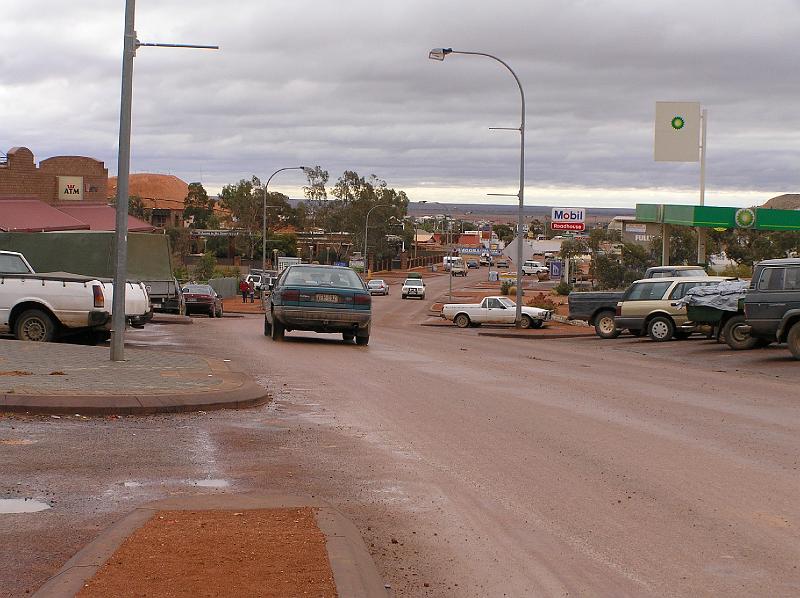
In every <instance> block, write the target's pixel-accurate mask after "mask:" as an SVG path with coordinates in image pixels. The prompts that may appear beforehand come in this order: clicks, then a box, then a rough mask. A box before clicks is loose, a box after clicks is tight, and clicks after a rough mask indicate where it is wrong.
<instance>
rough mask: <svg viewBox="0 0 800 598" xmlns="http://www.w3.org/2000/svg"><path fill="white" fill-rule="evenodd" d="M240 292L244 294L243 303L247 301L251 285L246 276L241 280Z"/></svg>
mask: <svg viewBox="0 0 800 598" xmlns="http://www.w3.org/2000/svg"><path fill="white" fill-rule="evenodd" d="M239 292H240V293H241V294H242V303H247V295H248V294H249V293H250V285H248V284H247V281H246V280H245V279H244V278H242V280H241V281H239Z"/></svg>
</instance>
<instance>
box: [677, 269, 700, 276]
mask: <svg viewBox="0 0 800 598" xmlns="http://www.w3.org/2000/svg"><path fill="white" fill-rule="evenodd" d="M675 276H706V271H705V270H703V269H702V268H686V269H684V270H675Z"/></svg>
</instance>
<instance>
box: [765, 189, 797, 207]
mask: <svg viewBox="0 0 800 598" xmlns="http://www.w3.org/2000/svg"><path fill="white" fill-rule="evenodd" d="M762 207H764V208H770V209H772V210H800V193H784V194H783V195H778V196H777V197H773V198H772V199H770V200H767V202H766V203H765V204H764V205H763V206H762Z"/></svg>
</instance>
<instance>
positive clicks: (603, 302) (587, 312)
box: [567, 266, 706, 338]
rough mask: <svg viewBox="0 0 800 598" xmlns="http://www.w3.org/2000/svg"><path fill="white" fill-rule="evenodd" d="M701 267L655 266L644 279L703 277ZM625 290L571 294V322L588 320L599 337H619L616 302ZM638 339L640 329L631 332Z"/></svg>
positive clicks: (569, 317)
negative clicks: (615, 317) (616, 322)
mask: <svg viewBox="0 0 800 598" xmlns="http://www.w3.org/2000/svg"><path fill="white" fill-rule="evenodd" d="M705 274H706V271H705V270H704V269H703V267H702V266H654V267H652V268H648V269H647V271H646V272H645V274H644V277H643V278H666V277H675V276H704V275H705ZM624 295H625V291H588V292H581V291H577V292H572V293H570V294H569V297H568V298H567V302H568V304H569V315H568V316H567V318H568V319H570V320H586V321H587V322H589V324H591V325H592V326H594V330H595V332H596V333H597V336H599V337H600V338H617V337H618V336H619V335H620V334H621V333H622V330H620V329H619V328H617V327H616V325H615V324H614V315H615V314H616V312H617V303H618V302H620V301H622V297H623V296H624ZM629 332H630V333H631V334H633V335H635V336H639V335H640V334H641V332H642V331H641V330H629Z"/></svg>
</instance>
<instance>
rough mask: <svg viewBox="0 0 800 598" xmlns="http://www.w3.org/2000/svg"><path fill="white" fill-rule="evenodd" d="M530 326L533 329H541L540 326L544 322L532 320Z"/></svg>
mask: <svg viewBox="0 0 800 598" xmlns="http://www.w3.org/2000/svg"><path fill="white" fill-rule="evenodd" d="M532 326H533V327H534V328H541V327H542V326H544V322H542V321H541V320H534V321H533V324H532Z"/></svg>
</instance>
